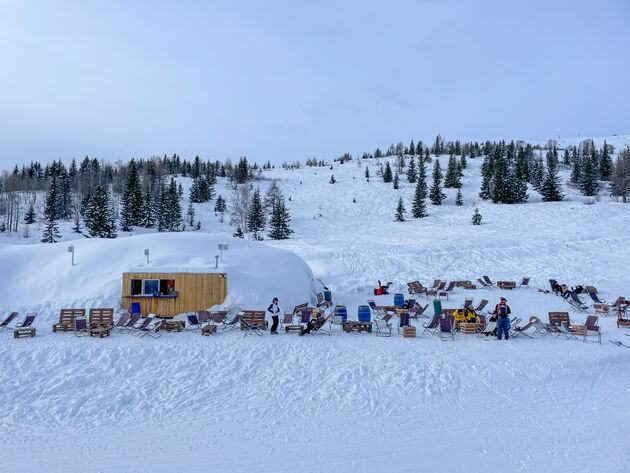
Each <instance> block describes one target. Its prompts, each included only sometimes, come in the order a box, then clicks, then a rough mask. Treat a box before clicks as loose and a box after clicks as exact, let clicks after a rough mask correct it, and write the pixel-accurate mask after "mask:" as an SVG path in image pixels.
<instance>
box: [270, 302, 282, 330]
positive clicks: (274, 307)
mask: <svg viewBox="0 0 630 473" xmlns="http://www.w3.org/2000/svg"><path fill="white" fill-rule="evenodd" d="M267 313H268V314H270V315H271V320H273V323H272V324H271V334H272V335H277V334H278V322H280V319H279V317H278V314H279V313H280V307H278V298H277V297H274V298H273V301H272V302H271V304H269V307H267Z"/></svg>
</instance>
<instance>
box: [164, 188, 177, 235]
mask: <svg viewBox="0 0 630 473" xmlns="http://www.w3.org/2000/svg"><path fill="white" fill-rule="evenodd" d="M165 203H166V206H165V208H164V209H163V210H165V211H166V214H167V225H166V228H167V230H168V231H171V232H176V231H179V229H180V227H181V225H182V206H181V205H180V203H179V192H178V190H177V184H176V183H175V178H173V177H171V182H170V183H169V186H168V190H167V192H166V199H165Z"/></svg>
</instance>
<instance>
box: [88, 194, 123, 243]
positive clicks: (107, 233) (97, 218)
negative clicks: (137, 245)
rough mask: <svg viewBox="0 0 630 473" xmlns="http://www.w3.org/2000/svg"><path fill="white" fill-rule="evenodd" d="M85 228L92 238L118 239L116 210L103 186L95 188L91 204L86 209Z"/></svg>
mask: <svg viewBox="0 0 630 473" xmlns="http://www.w3.org/2000/svg"><path fill="white" fill-rule="evenodd" d="M85 226H86V228H87V229H88V233H89V235H90V236H91V237H98V238H116V223H115V221H114V209H113V206H112V204H111V201H110V197H109V192H108V191H107V189H106V188H105V186H103V185H101V184H99V185H97V186H96V187H95V188H94V191H93V192H92V195H91V196H90V202H89V203H88V207H87V209H86V215H85Z"/></svg>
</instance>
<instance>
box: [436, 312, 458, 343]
mask: <svg viewBox="0 0 630 473" xmlns="http://www.w3.org/2000/svg"><path fill="white" fill-rule="evenodd" d="M454 319H455V318H454V317H453V316H452V315H451V316H446V317H441V318H440V332H439V333H440V340H455V324H454Z"/></svg>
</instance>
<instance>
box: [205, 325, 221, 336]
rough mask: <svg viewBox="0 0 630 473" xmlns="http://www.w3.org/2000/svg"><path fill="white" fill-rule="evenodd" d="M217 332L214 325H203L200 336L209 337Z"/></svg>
mask: <svg viewBox="0 0 630 473" xmlns="http://www.w3.org/2000/svg"><path fill="white" fill-rule="evenodd" d="M216 331H217V326H216V325H212V324H208V325H204V326H203V327H202V328H201V335H205V336H208V337H209V336H211V335H212V334H213V333H216Z"/></svg>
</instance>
